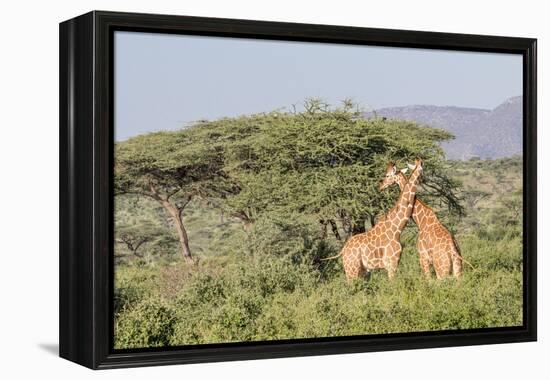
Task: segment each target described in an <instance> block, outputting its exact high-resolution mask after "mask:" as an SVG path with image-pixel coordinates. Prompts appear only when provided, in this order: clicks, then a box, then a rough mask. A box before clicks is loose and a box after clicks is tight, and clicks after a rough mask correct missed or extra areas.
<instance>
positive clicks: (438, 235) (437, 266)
mask: <svg viewBox="0 0 550 380" xmlns="http://www.w3.org/2000/svg"><path fill="white" fill-rule="evenodd" d="M395 183H397V184H398V185H399V187H400V188H404V187H405V186H406V184H407V178H406V177H405V175H404V174H403V173H402V172H399V173H398V174H397V175H396V176H395ZM412 218H413V220H414V222H415V223H416V225H417V226H418V231H419V234H418V241H417V249H418V254H419V258H420V266H421V267H422V271H423V272H424V275H425V276H426V277H427V278H430V277H431V268H430V266H431V265H433V267H434V270H435V274H436V277H437V278H438V279H442V278H444V277H446V276H448V275H449V273H450V272H451V269H452V272H453V275H454V276H455V277H459V276H460V275H461V274H462V257H461V255H460V251H459V249H458V245H457V243H456V241H455V239H454V238H453V235H452V234H451V233H450V232H449V230H447V228H445V226H444V225H443V224H442V223H441V222H440V221H439V219H438V218H437V215H436V214H435V212H434V211H433V210H432V209H431V208H430V207H429V206H428V205H426V204H425V203H424V202H422V201H421V200H419V199H418V198H416V200H415V202H414V206H413V211H412Z"/></svg>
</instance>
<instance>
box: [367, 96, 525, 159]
mask: <svg viewBox="0 0 550 380" xmlns="http://www.w3.org/2000/svg"><path fill="white" fill-rule="evenodd" d="M522 101H523V99H522V97H521V96H517V97H513V98H510V99H507V100H506V101H504V102H503V103H502V104H500V105H499V106H498V107H496V108H495V109H493V110H486V109H479V108H464V107H451V106H430V105H415V106H405V107H390V108H381V109H378V110H376V111H375V112H369V113H367V114H365V116H366V117H368V118H370V117H373V116H374V115H376V116H378V117H385V118H388V119H402V120H411V121H415V122H417V123H420V124H424V125H428V126H431V127H435V128H441V129H444V130H446V131H448V132H450V133H452V134H453V135H454V136H455V139H453V140H451V141H448V142H444V143H442V147H443V149H444V150H445V153H446V155H447V158H449V159H459V160H467V159H469V158H471V157H480V158H501V157H508V156H513V155H518V154H521V153H522V150H523V138H522V136H523V128H522V119H523V117H522Z"/></svg>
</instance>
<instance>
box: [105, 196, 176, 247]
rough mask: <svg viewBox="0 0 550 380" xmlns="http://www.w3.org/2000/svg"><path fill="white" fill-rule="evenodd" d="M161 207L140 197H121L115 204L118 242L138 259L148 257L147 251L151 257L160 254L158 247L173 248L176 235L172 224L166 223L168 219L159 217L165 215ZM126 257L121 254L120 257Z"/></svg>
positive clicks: (116, 237) (116, 239) (116, 238)
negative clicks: (170, 230) (172, 229)
mask: <svg viewBox="0 0 550 380" xmlns="http://www.w3.org/2000/svg"><path fill="white" fill-rule="evenodd" d="M153 206H154V207H153ZM158 208H159V207H158V206H156V205H155V204H152V202H150V201H149V202H144V200H142V199H140V198H139V197H138V196H129V195H119V196H117V197H116V201H115V231H114V232H115V242H116V243H118V244H120V245H121V246H122V247H124V248H125V250H126V251H128V252H130V253H131V254H132V255H133V256H134V257H137V258H144V256H145V253H144V251H146V253H148V254H149V255H148V256H150V254H152V253H155V252H158V249H155V248H157V247H159V246H166V245H172V244H173V242H174V238H173V235H172V234H170V233H169V228H168V225H167V223H166V221H165V220H163V219H165V218H162V217H159V216H161V215H159V213H161V214H162V213H163V211H162V210H159V209H158ZM145 248H147V250H145ZM117 251H118V249H117ZM121 251H122V252H123V251H124V250H121ZM124 256H125V255H121V254H118V255H117V257H124Z"/></svg>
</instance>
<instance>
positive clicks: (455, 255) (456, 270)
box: [451, 241, 462, 278]
mask: <svg viewBox="0 0 550 380" xmlns="http://www.w3.org/2000/svg"><path fill="white" fill-rule="evenodd" d="M451 257H452V262H453V276H455V278H458V277H460V276H461V275H462V256H460V252H459V251H458V249H457V247H456V243H455V242H454V241H451Z"/></svg>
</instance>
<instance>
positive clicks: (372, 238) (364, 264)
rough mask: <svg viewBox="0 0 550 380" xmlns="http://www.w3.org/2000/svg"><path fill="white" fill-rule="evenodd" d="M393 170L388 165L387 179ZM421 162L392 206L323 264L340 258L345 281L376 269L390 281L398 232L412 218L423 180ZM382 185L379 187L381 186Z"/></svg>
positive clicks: (396, 258) (398, 253)
mask: <svg viewBox="0 0 550 380" xmlns="http://www.w3.org/2000/svg"><path fill="white" fill-rule="evenodd" d="M395 171H396V167H395V165H394V164H392V163H390V164H388V167H387V170H386V177H388V176H391V175H395ZM422 171H423V164H422V160H420V159H417V160H416V165H415V169H414V171H413V172H412V174H411V176H410V178H409V181H408V182H407V184H406V185H405V186H404V188H403V190H402V191H401V194H400V196H399V199H398V200H397V202H396V204H395V206H394V207H393V208H392V209H391V210H390V211H389V212H388V213H387V214H386V216H385V217H384V218H383V219H382V220H380V221H378V222H377V223H376V224H375V225H374V227H372V229H370V230H369V231H367V232H364V233H361V234H357V235H353V236H352V237H351V238H349V240H348V241H347V242H346V244H344V247H343V248H342V250H341V251H340V253H339V254H338V255H336V256H333V257H328V258H326V259H325V260H329V259H334V258H337V257H339V256H342V262H343V264H344V271H345V272H346V277H347V279H348V280H351V279H353V278H358V277H360V276H362V275H364V274H365V272H367V273H368V272H370V271H371V270H372V269H375V268H384V269H386V271H387V272H388V278H389V279H393V278H394V277H395V273H396V271H397V265H398V264H399V259H400V257H401V243H400V241H399V239H400V237H401V231H403V229H404V228H405V226H406V224H407V221H408V220H409V218H410V216H411V214H412V205H413V202H414V199H415V194H416V187H417V183H418V182H419V180H420V177H421V176H422ZM383 183H384V182H382V183H381V184H380V187H382V186H383Z"/></svg>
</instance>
